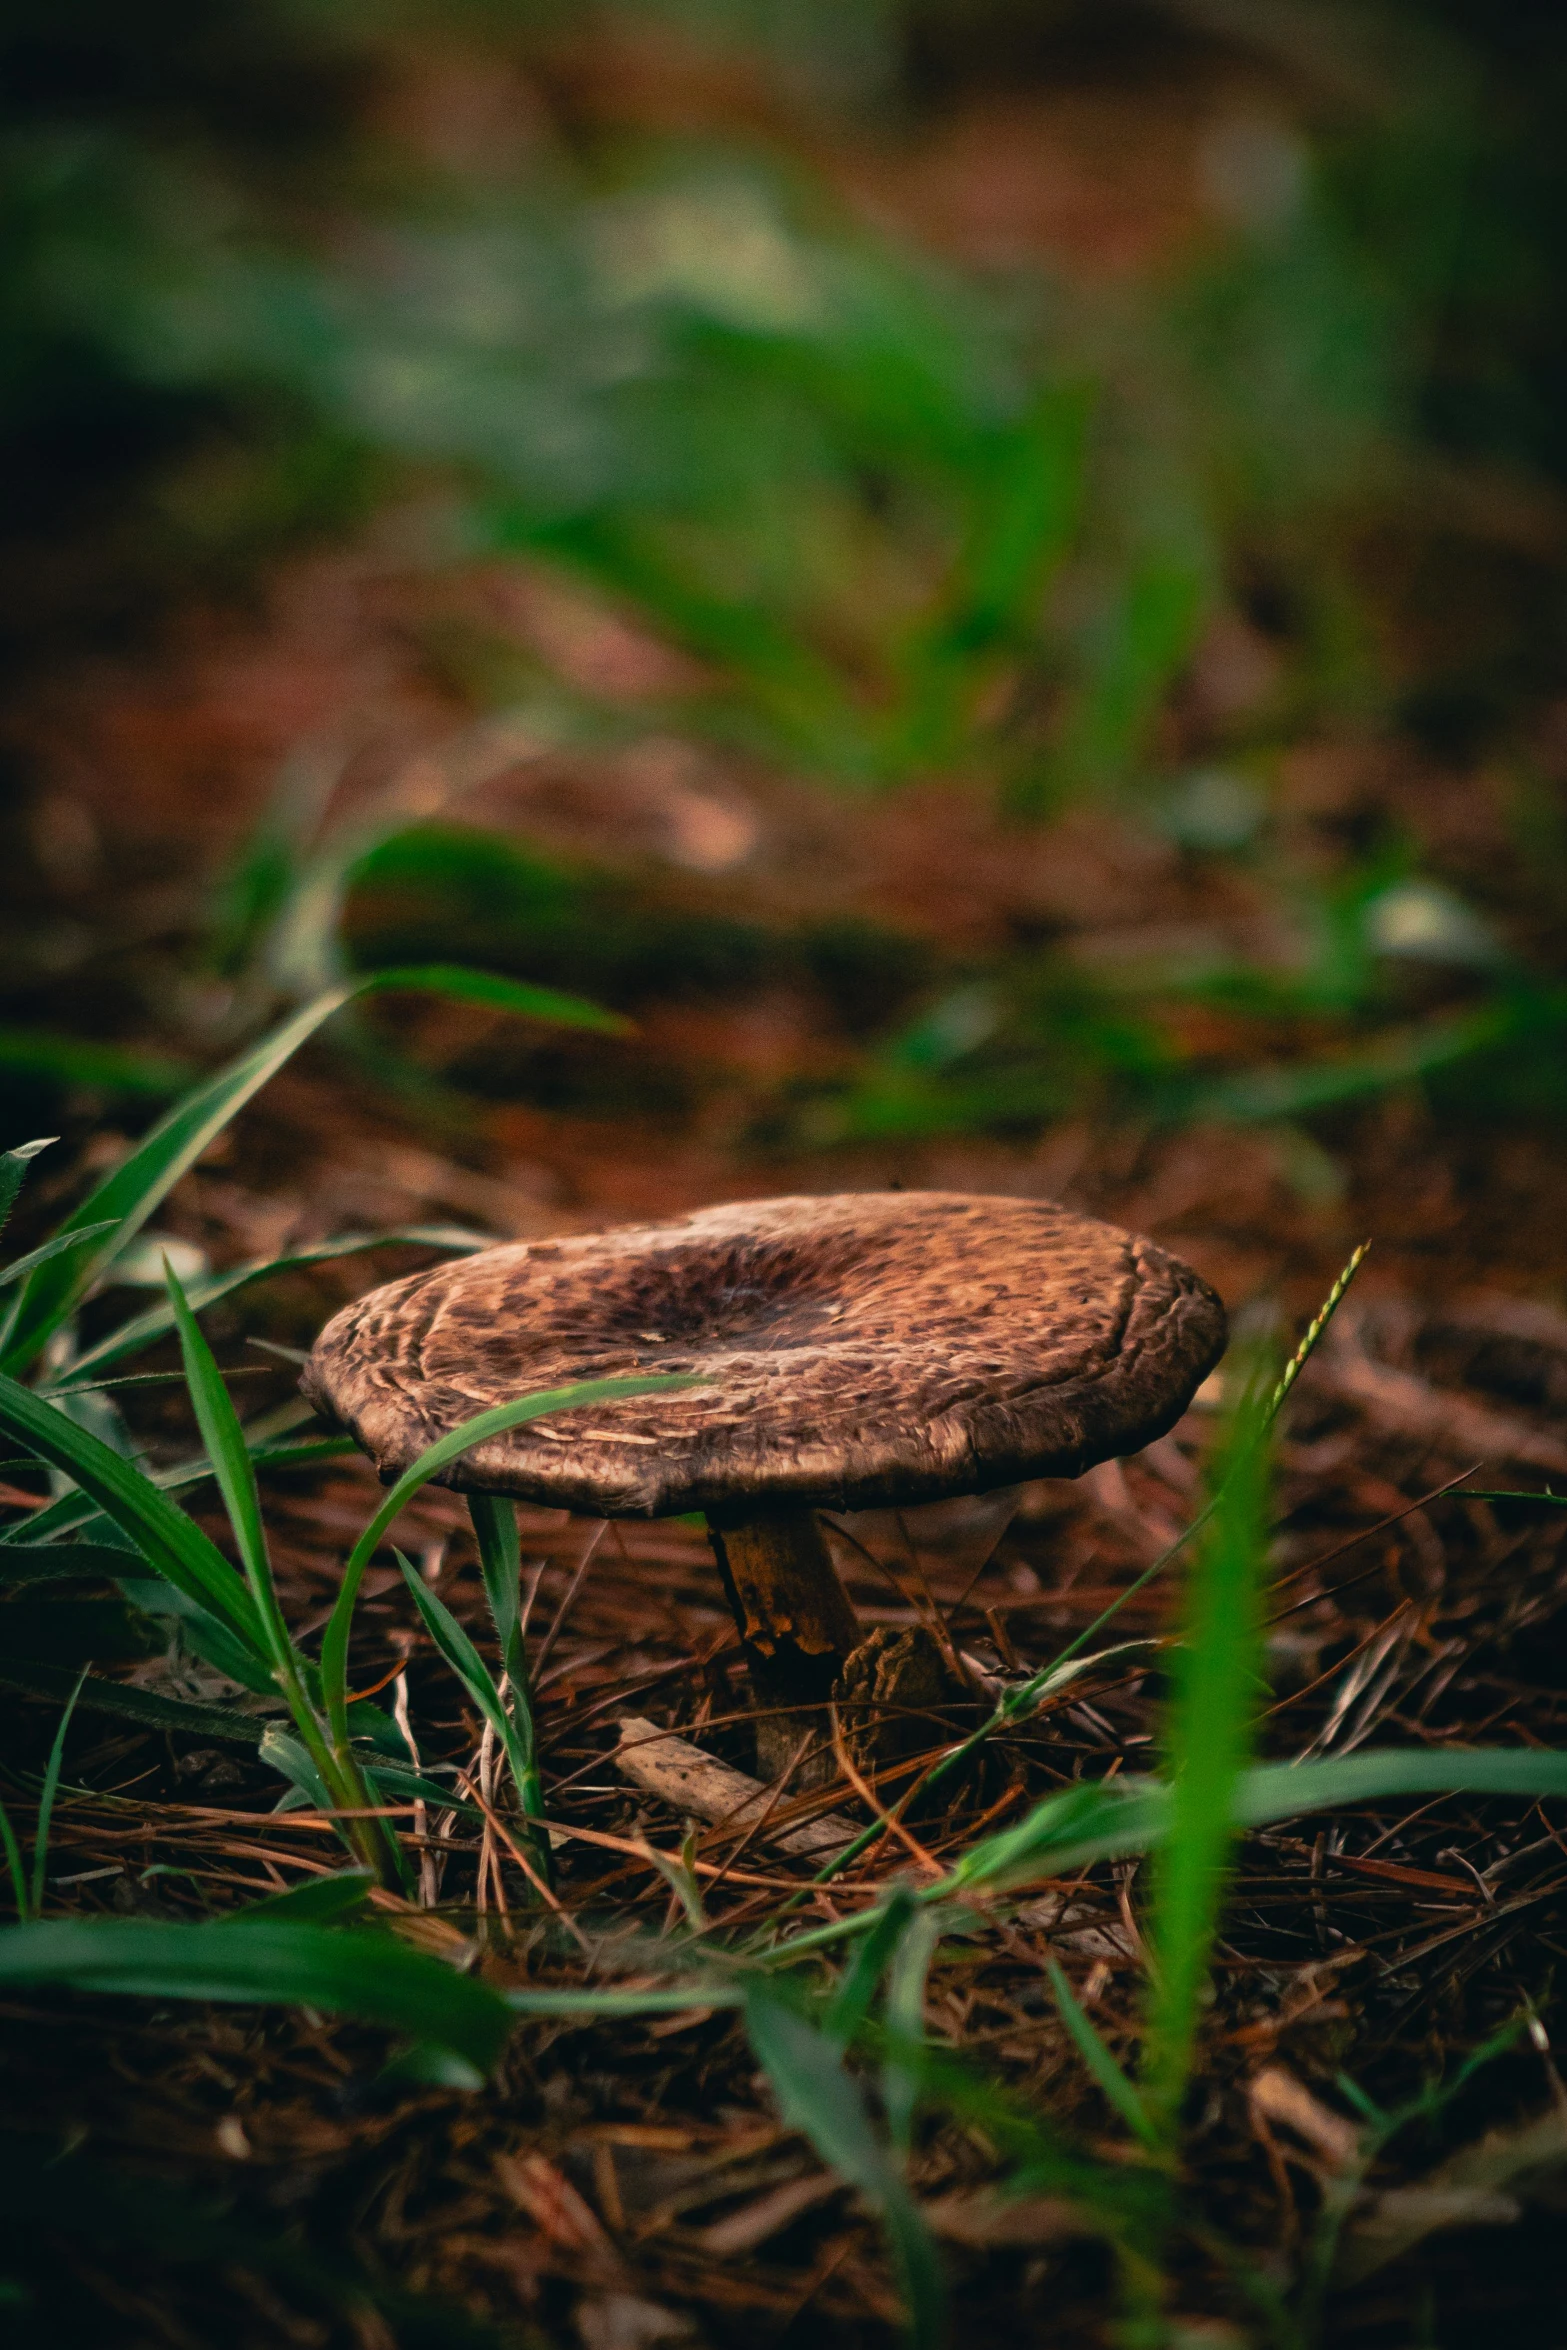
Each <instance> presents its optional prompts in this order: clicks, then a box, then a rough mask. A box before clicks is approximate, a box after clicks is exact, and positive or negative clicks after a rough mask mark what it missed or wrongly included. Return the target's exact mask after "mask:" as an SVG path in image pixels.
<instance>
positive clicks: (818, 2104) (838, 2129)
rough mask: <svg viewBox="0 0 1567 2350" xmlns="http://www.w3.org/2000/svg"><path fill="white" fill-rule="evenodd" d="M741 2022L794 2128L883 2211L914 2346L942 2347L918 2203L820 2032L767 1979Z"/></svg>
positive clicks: (935, 2268)
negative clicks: (785, 2003)
mask: <svg viewBox="0 0 1567 2350" xmlns="http://www.w3.org/2000/svg"><path fill="white" fill-rule="evenodd" d="M745 2026H746V2031H747V2034H748V2035H749V2038H750V2042H751V2046H752V2048H753V2049H754V2050H755V2052H756V2057H757V2061H758V2063H759V2064H760V2065H761V2067H762V2070H763V2071H764V2072H765V2073H766V2075H767V2078H768V2080H769V2081H770V2082H771V2084H772V2089H773V2094H774V2096H775V2097H776V2098H777V2100H778V2108H779V2111H780V2113H781V2114H782V2116H783V2118H784V2120H785V2121H786V2122H787V2123H788V2124H789V2125H790V2127H791V2128H793V2129H797V2130H800V2131H802V2132H803V2133H804V2135H805V2136H806V2137H807V2138H809V2140H810V2142H811V2144H812V2145H813V2146H814V2147H815V2149H816V2151H817V2153H818V2154H819V2155H820V2156H821V2158H822V2160H823V2162H825V2163H826V2164H827V2166H828V2168H829V2169H831V2170H835V2171H836V2172H837V2173H838V2175H839V2177H840V2178H842V2179H846V2180H847V2181H848V2183H849V2184H850V2185H851V2186H853V2187H856V2188H858V2190H859V2192H860V2193H861V2194H862V2195H863V2196H864V2197H865V2198H866V2200H867V2201H868V2202H869V2203H871V2204H872V2205H873V2206H874V2207H875V2209H876V2211H877V2212H878V2214H879V2215H880V2218H881V2221H882V2225H883V2226H884V2228H885V2229H886V2231H887V2240H888V2244H889V2246H890V2248H891V2251H892V2256H893V2264H894V2267H895V2269H896V2271H897V2275H898V2282H899V2285H900V2287H901V2289H902V2293H903V2298H904V2303H905V2306H906V2308H907V2311H908V2333H909V2341H910V2344H911V2345H912V2350H939V2346H940V2344H941V2343H942V2342H943V2341H944V2340H945V2338H946V2293H945V2288H944V2285H943V2281H942V2275H941V2267H940V2263H939V2262H938V2260H937V2257H936V2248H935V2246H934V2244H933V2243H932V2242H931V2239H930V2236H929V2234H928V2232H927V2230H926V2227H925V2223H924V2221H923V2220H922V2219H921V2217H920V2214H919V2209H918V2206H917V2205H916V2203H915V2201H914V2198H913V2197H912V2195H911V2194H910V2193H909V2190H908V2188H907V2186H906V2185H905V2184H904V2181H903V2179H902V2177H901V2175H900V2173H899V2171H898V2169H897V2166H896V2164H895V2163H894V2162H893V2161H892V2159H891V2157H890V2156H889V2155H888V2153H887V2151H886V2149H885V2147H883V2146H882V2145H881V2143H880V2142H879V2140H878V2139H877V2136H876V2133H875V2130H874V2129H873V2128H872V2126H871V2119H870V2115H869V2113H868V2112H867V2111H866V2106H865V2100H864V2097H863V2096H862V2095H861V2093H860V2090H859V2088H858V2087H857V2085H856V2084H855V2082H854V2081H853V2080H852V2079H851V2078H850V2076H849V2074H848V2073H847V2072H846V2071H845V2070H844V2067H843V2063H842V2059H841V2058H840V2056H839V2052H838V2049H837V2047H836V2045H835V2044H834V2042H833V2041H832V2040H830V2039H829V2038H828V2037H827V2035H826V2033H825V2032H820V2031H818V2030H817V2029H816V2027H815V2026H814V2025H813V2024H809V2023H807V2022H806V2020H805V2018H804V2017H803V2016H800V2015H797V2014H796V2013H795V2012H794V2010H793V2008H790V2007H786V2006H785V2005H784V2004H783V2002H782V2001H781V2000H780V1999H778V1998H777V1996H776V1995H775V1994H774V1993H773V1992H772V1991H770V1990H769V1989H768V1988H767V1986H766V1985H765V1984H762V1983H755V1982H753V1983H752V1984H751V1986H750V1987H749V1989H748V1991H747V1994H746V2002H745Z"/></svg>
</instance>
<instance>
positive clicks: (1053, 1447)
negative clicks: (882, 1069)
mask: <svg viewBox="0 0 1567 2350" xmlns="http://www.w3.org/2000/svg"><path fill="white" fill-rule="evenodd" d="M1224 1339H1225V1323H1224V1309H1223V1307H1222V1306H1221V1305H1220V1303H1219V1300H1218V1299H1217V1297H1215V1295H1214V1293H1213V1291H1212V1290H1211V1289H1210V1288H1209V1287H1208V1284H1207V1283H1206V1282H1205V1281H1203V1280H1201V1279H1200V1278H1199V1276H1198V1275H1197V1274H1195V1273H1194V1272H1192V1271H1191V1269H1190V1267H1189V1266H1186V1265H1183V1264H1181V1263H1180V1262H1179V1261H1178V1260H1177V1259H1176V1258H1174V1257H1169V1256H1166V1255H1165V1253H1164V1251H1163V1250H1162V1249H1157V1248H1155V1247H1153V1245H1152V1244H1151V1242H1149V1241H1146V1240H1138V1239H1136V1238H1134V1237H1133V1235H1132V1234H1130V1233H1127V1232H1121V1231H1118V1230H1117V1229H1116V1227H1115V1226H1114V1225H1113V1224H1100V1223H1096V1222H1094V1221H1093V1220H1092V1219H1091V1218H1090V1217H1087V1216H1078V1215H1074V1214H1073V1213H1072V1211H1071V1210H1070V1209H1069V1208H1063V1207H1058V1206H1056V1205H1055V1204H1054V1203H1053V1202H1051V1201H1048V1200H1023V1199H988V1198H968V1197H965V1196H964V1195H962V1194H961V1193H956V1192H944V1191H927V1192H853V1193H848V1194H845V1195H842V1196H840V1197H838V1198H829V1199H809V1198H807V1199H773V1200H750V1201H744V1202H741V1203H739V1204H737V1205H736V1206H733V1207H722V1208H705V1209H703V1210H702V1211H701V1212H700V1213H699V1214H697V1215H693V1216H683V1217H681V1218H680V1219H679V1220H678V1221H677V1222H675V1223H671V1224H639V1225H631V1226H628V1227H626V1228H623V1229H622V1230H619V1231H612V1232H598V1233H589V1234H585V1235H583V1236H581V1237H578V1238H571V1239H563V1240H549V1241H519V1242H517V1243H515V1244H514V1245H512V1246H509V1247H504V1248H492V1249H485V1250H484V1251H483V1252H482V1253H481V1254H479V1255H477V1256H472V1257H467V1258H464V1259H462V1260H461V1261H459V1262H458V1263H455V1264H448V1265H442V1266H440V1267H438V1268H437V1269H436V1270H435V1271H434V1272H429V1273H415V1274H414V1275H412V1277H411V1278H409V1279H408V1280H405V1281H394V1282H391V1283H390V1284H389V1285H388V1286H387V1287H386V1288H384V1289H374V1290H372V1291H371V1292H370V1294H369V1295H368V1296H367V1297H362V1298H360V1299H359V1301H358V1303H357V1304H355V1305H351V1306H348V1307H345V1309H344V1310H343V1312H342V1313H340V1314H339V1315H337V1317H336V1318H335V1320H333V1321H331V1322H329V1323H328V1324H327V1327H326V1328H325V1330H324V1331H323V1332H322V1333H321V1336H320V1338H319V1339H318V1340H317V1341H316V1346H315V1351H314V1352H313V1354H312V1355H311V1357H310V1361H309V1364H308V1365H307V1367H306V1370H305V1374H304V1379H303V1386H304V1390H305V1393H306V1394H307V1395H308V1396H309V1397H310V1399H311V1401H312V1402H313V1403H315V1404H316V1405H317V1407H318V1408H319V1409H320V1410H321V1411H323V1412H325V1413H326V1414H328V1415H329V1416H330V1417H331V1418H333V1419H336V1420H339V1421H341V1422H342V1423H343V1425H344V1426H345V1427H347V1428H349V1429H350V1430H351V1431H352V1433H353V1435H354V1436H355V1438H356V1439H357V1441H358V1442H359V1443H360V1444H361V1445H363V1447H364V1449H365V1451H366V1452H368V1453H369V1454H370V1456H371V1458H372V1459H373V1460H374V1461H375V1463H376V1466H377V1467H378V1468H379V1469H380V1471H381V1473H382V1475H383V1476H384V1477H389V1476H392V1475H394V1474H396V1473H397V1472H398V1471H400V1470H402V1469H405V1468H406V1467H407V1466H408V1464H409V1462H410V1461H412V1460H413V1459H415V1458H416V1456H417V1455H418V1454H419V1453H420V1452H422V1451H423V1450H424V1449H425V1447H426V1446H427V1445H430V1444H433V1443H434V1442H435V1441H436V1439H437V1438H438V1437H440V1436H444V1435H446V1434H447V1433H448V1432H449V1431H450V1430H451V1429H453V1428H455V1427H457V1426H458V1425H459V1424H460V1423H461V1422H462V1421H463V1420H466V1419H470V1418H471V1417H472V1416H473V1415H474V1414H475V1413H476V1412H481V1411H485V1410H487V1409H488V1408H489V1407H490V1406H492V1405H494V1404H500V1403H509V1402H511V1401H513V1400H514V1399H515V1398H517V1397H520V1396H524V1395H528V1394H531V1393H536V1392H538V1391H540V1390H542V1389H546V1388H555V1387H564V1386H567V1385H569V1384H571V1383H572V1382H574V1381H577V1380H582V1379H602V1378H606V1377H609V1376H612V1375H615V1374H624V1373H633V1372H640V1373H646V1372H649V1371H698V1372H702V1373H705V1374H706V1375H707V1377H708V1378H709V1379H710V1380H711V1381H712V1382H713V1384H712V1385H710V1386H703V1387H699V1388H689V1389H686V1390H684V1391H683V1392H680V1393H676V1394H668V1395H643V1396H637V1397H635V1398H633V1399H632V1400H630V1401H628V1402H625V1403H601V1404H594V1405H588V1406H586V1407H584V1408H581V1409H578V1410H573V1411H565V1412H562V1413H560V1414H559V1416H558V1417H557V1418H555V1419H553V1420H543V1421H532V1422H529V1423H528V1424H527V1425H525V1426H523V1427H520V1428H514V1429H512V1430H511V1431H510V1432H509V1433H508V1434H506V1435H504V1436H499V1437H496V1438H494V1439H493V1440H492V1441H490V1442H489V1443H486V1444H481V1445H476V1446H475V1447H474V1448H473V1450H472V1451H471V1452H469V1453H467V1454H465V1455H464V1456H463V1459H462V1460H461V1462H460V1463H459V1464H458V1465H457V1466H456V1467H455V1468H454V1469H453V1470H451V1471H450V1472H449V1474H448V1476H447V1479H446V1482H448V1483H450V1484H453V1485H458V1486H463V1487H466V1488H469V1489H470V1490H471V1489H478V1490H480V1491H485V1492H493V1493H509V1494H514V1495H516V1496H517V1497H518V1498H519V1499H520V1500H524V1501H534V1502H544V1503H549V1504H553V1505H554V1506H556V1507H558V1508H564V1509H570V1510H578V1511H583V1512H589V1513H591V1514H593V1515H595V1516H599V1517H620V1518H641V1517H665V1516H669V1515H671V1514H672V1513H674V1512H677V1511H683V1510H726V1511H731V1512H732V1511H735V1510H737V1509H739V1510H744V1509H747V1508H751V1507H754V1508H757V1509H767V1508H769V1507H778V1506H784V1505H789V1504H801V1503H815V1504H819V1505H822V1506H826V1507H835V1508H839V1509H867V1508H872V1507H875V1506H878V1505H882V1506H885V1505H889V1504H892V1505H897V1504H902V1503H907V1502H918V1501H932V1500H936V1499H938V1498H940V1497H941V1496H943V1495H947V1494H957V1493H980V1492H984V1491H986V1490H987V1489H988V1488H989V1487H991V1486H995V1485H1011V1484H1014V1483H1016V1482H1017V1481H1018V1480H1019V1479H1021V1478H1024V1477H1075V1476H1077V1475H1078V1474H1079V1473H1080V1472H1081V1471H1082V1470H1084V1469H1087V1468H1091V1467H1092V1466H1093V1464H1094V1462H1095V1461H1102V1460H1106V1459H1109V1458H1111V1457H1112V1456H1114V1455H1116V1454H1120V1453H1127V1452H1135V1451H1137V1450H1138V1448H1139V1447H1140V1446H1142V1445H1144V1444H1149V1443H1151V1442H1152V1441H1153V1439H1154V1438H1155V1437H1156V1436H1160V1435H1162V1434H1163V1433H1164V1431H1165V1430H1166V1429H1167V1428H1169V1427H1170V1426H1171V1425H1172V1423H1173V1422H1174V1421H1175V1420H1177V1419H1178V1418H1179V1417H1180V1414H1181V1413H1182V1412H1183V1411H1184V1410H1185V1408H1186V1406H1187V1404H1188V1403H1189V1402H1190V1400H1191V1397H1192V1393H1193V1390H1194V1389H1195V1388H1196V1387H1197V1385H1198V1383H1199V1381H1201V1380H1202V1378H1203V1377H1204V1376H1205V1375H1206V1373H1207V1372H1208V1371H1210V1370H1211V1369H1212V1367H1213V1365H1214V1363H1215V1362H1216V1361H1217V1360H1218V1358H1219V1355H1220V1354H1221V1352H1222V1351H1223V1347H1224Z"/></svg>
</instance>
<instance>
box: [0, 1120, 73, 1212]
mask: <svg viewBox="0 0 1567 2350" xmlns="http://www.w3.org/2000/svg"><path fill="white" fill-rule="evenodd" d="M59 1139H60V1137H59V1136H58V1135H57V1134H45V1135H43V1136H41V1137H40V1138H39V1140H38V1141H37V1142H19V1143H18V1144H17V1145H16V1147H15V1149H14V1150H8V1151H0V1232H3V1231H4V1230H5V1228H6V1226H7V1224H9V1223H10V1221H11V1210H12V1209H13V1208H14V1207H15V1205H16V1195H17V1193H18V1192H19V1191H20V1190H21V1188H22V1185H23V1184H24V1183H25V1182H26V1181H27V1170H28V1169H29V1167H31V1165H32V1163H33V1161H34V1159H36V1158H37V1156H38V1154H39V1152H40V1151H46V1150H48V1149H50V1148H51V1147H52V1146H53V1144H55V1143H57V1142H58V1141H59Z"/></svg>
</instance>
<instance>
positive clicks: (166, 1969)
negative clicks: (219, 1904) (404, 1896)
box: [0, 1918, 512, 2073]
mask: <svg viewBox="0 0 1567 2350" xmlns="http://www.w3.org/2000/svg"><path fill="white" fill-rule="evenodd" d="M0 1983H4V1984H7V1985H10V1984H21V1983H49V1984H61V1985H69V1986H71V1987H72V1988H73V1989H76V1990H79V1991H99V1992H107V1993H113V1994H115V1995H117V1996H123V1995H124V1994H127V1993H131V1994H137V1995H140V1996H142V1997H144V1998H151V1999H215V2000H228V2001H239V2002H241V2003H243V2004H245V2005H247V2006H249V2005H255V2006H278V2005H282V2006H290V2007H294V2006H304V2007H320V2008H326V2009H328V2010H329V2011H330V2012H332V2013H335V2014H339V2015H351V2016H357V2017H358V2018H359V2019H360V2020H361V2021H362V2022H365V2023H374V2024H384V2025H388V2026H390V2027H391V2028H392V2029H393V2030H394V2031H398V2032H408V2033H411V2034H413V2035H414V2036H415V2037H416V2038H417V2039H420V2040H433V2041H436V2042H437V2043H438V2044H439V2045H440V2046H442V2047H446V2048H452V2049H455V2050H456V2052H457V2053H458V2055H460V2056H464V2057H466V2058H467V2059H468V2061H469V2063H470V2064H472V2065H474V2066H475V2067H476V2068H477V2069H478V2070H479V2071H481V2072H486V2073H487V2072H488V2071H489V2070H490V2068H491V2066H492V2065H493V2064H494V2063H495V2060H496V2058H497V2057H498V2056H499V2054H500V2052H501V2049H502V2048H503V2047H504V2045H505V2042H506V2039H507V2036H508V2034H509V2033H510V2030H511V2025H512V2012H511V2009H510V2008H509V2007H508V2006H507V2004H506V2002H505V2001H504V2000H503V1999H502V1998H501V1997H500V1995H499V1994H498V1993H497V1992H495V1991H492V1990H490V1989H489V1987H488V1986H487V1985H486V1984H484V1983H481V1982H479V1981H478V1980H477V1979H476V1978H475V1977H474V1976H472V1975H460V1974H458V1973H457V1972H456V1970H455V1969H454V1968H452V1967H449V1966H444V1965H442V1963H441V1962H440V1961H439V1960H438V1959H433V1958H426V1957H425V1956H424V1954H423V1953H422V1952H420V1951H417V1950H410V1949H409V1948H408V1946H407V1944H406V1943H402V1942H398V1941H395V1940H394V1939H393V1938H392V1937H391V1936H390V1935H386V1934H379V1933H375V1932H372V1931H370V1930H368V1929H365V1928H359V1927H352V1926H348V1927H334V1926H324V1925H321V1924H318V1923H312V1922H309V1921H304V1922H289V1921H288V1920H286V1919H283V1920H278V1921H275V1922H271V1923H260V1922H258V1923H256V1924H255V1925H252V1926H247V1927H246V1928H245V1929H244V1931H243V1932H239V1933H236V1932H235V1931H234V1930H233V1928H232V1927H231V1926H229V1925H227V1924H226V1923H221V1922H220V1923H214V1924H203V1925H183V1924H179V1925H164V1924H154V1923H152V1922H150V1921H146V1920H143V1919H140V1918H123V1919H122V1918H70V1919H51V1920H50V1921H48V1922H47V1923H46V1924H41V1925H26V1926H7V1927H5V1928H3V1929H0Z"/></svg>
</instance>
